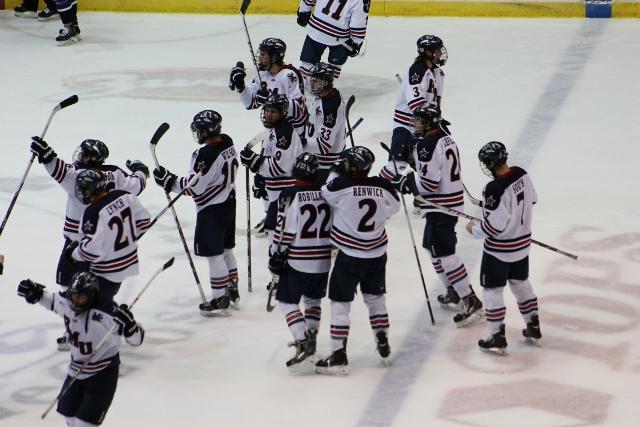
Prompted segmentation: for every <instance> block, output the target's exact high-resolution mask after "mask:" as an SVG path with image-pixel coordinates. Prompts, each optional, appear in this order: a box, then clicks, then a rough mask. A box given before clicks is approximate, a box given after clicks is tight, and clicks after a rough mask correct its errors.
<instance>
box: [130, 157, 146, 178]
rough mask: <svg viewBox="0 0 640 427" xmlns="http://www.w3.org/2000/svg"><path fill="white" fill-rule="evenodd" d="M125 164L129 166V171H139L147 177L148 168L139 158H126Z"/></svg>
mask: <svg viewBox="0 0 640 427" xmlns="http://www.w3.org/2000/svg"><path fill="white" fill-rule="evenodd" d="M125 165H126V166H127V167H128V168H129V170H130V171H131V172H133V173H136V172H138V171H140V172H142V173H143V174H144V176H146V177H147V178H149V168H148V167H147V165H145V164H144V163H142V162H141V161H140V160H127V161H126V163H125Z"/></svg>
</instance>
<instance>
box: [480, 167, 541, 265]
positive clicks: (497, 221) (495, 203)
mask: <svg viewBox="0 0 640 427" xmlns="http://www.w3.org/2000/svg"><path fill="white" fill-rule="evenodd" d="M482 195H483V197H484V202H483V207H482V218H483V219H482V221H481V222H480V223H476V224H475V225H474V226H473V229H472V233H473V236H474V237H476V238H483V237H484V238H485V239H484V251H485V252H486V253H488V254H491V255H493V256H494V257H496V258H498V259H499V260H502V261H505V262H515V261H519V260H521V259H523V258H524V257H526V256H527V255H529V248H530V247H531V223H532V219H533V205H534V204H535V203H536V202H537V201H538V194H537V193H536V190H535V188H534V187H533V183H532V182H531V178H530V177H529V174H527V172H526V171H525V170H524V169H522V168H519V167H517V166H512V167H511V173H509V174H508V175H507V176H501V177H500V178H497V179H494V180H493V181H491V182H489V183H488V184H487V185H486V186H485V188H484V190H483V192H482Z"/></svg>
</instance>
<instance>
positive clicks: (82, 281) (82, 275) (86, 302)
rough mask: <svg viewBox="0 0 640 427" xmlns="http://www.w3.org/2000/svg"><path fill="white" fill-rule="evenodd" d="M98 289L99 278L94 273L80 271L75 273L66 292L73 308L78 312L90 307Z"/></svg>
mask: <svg viewBox="0 0 640 427" xmlns="http://www.w3.org/2000/svg"><path fill="white" fill-rule="evenodd" d="M98 289H99V285H98V279H97V278H96V276H95V275H94V274H93V273H91V272H89V271H80V272H78V273H76V274H74V275H73V277H72V278H71V282H70V283H69V288H68V289H67V294H66V295H67V298H68V299H69V302H70V303H71V309H72V310H73V311H74V312H76V313H82V312H83V311H86V310H87V309H89V308H90V307H91V306H92V305H93V302H94V301H95V299H96V296H97V295H98Z"/></svg>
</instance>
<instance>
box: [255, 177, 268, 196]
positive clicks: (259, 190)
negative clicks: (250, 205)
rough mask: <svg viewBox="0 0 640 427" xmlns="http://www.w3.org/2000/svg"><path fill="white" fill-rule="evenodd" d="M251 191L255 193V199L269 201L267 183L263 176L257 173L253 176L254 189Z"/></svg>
mask: <svg viewBox="0 0 640 427" xmlns="http://www.w3.org/2000/svg"><path fill="white" fill-rule="evenodd" d="M251 190H252V191H253V197H255V198H256V199H264V200H267V197H268V194H267V182H266V181H265V179H264V177H263V176H262V175H260V174H258V173H257V174H255V175H254V176H253V187H251Z"/></svg>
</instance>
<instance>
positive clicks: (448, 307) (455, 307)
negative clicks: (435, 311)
mask: <svg viewBox="0 0 640 427" xmlns="http://www.w3.org/2000/svg"><path fill="white" fill-rule="evenodd" d="M438 304H440V307H442V308H443V309H445V310H449V311H455V312H456V313H457V312H458V311H459V307H458V304H454V303H449V304H443V303H441V302H439V301H438Z"/></svg>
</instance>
